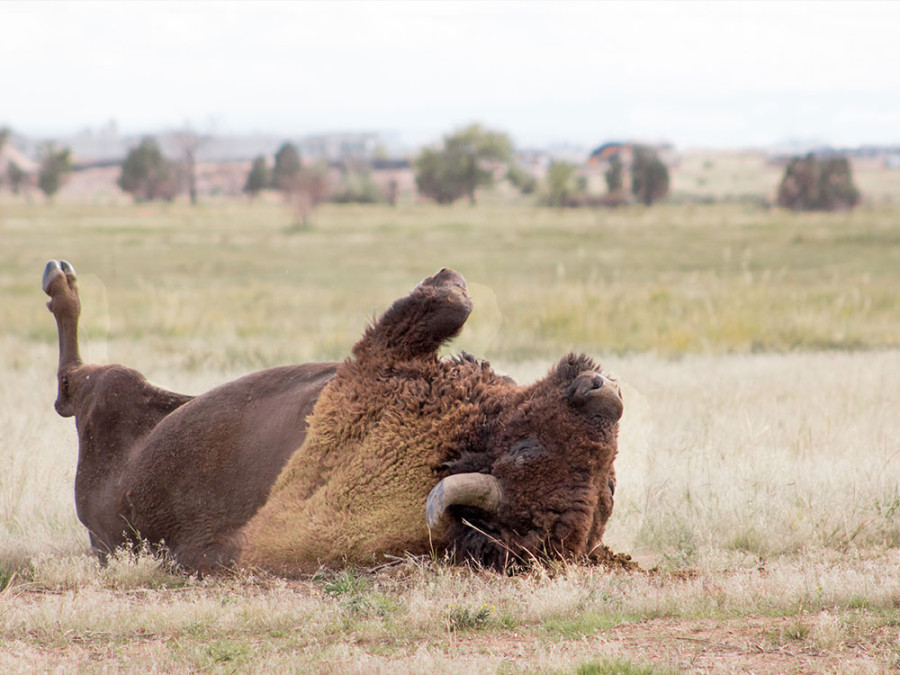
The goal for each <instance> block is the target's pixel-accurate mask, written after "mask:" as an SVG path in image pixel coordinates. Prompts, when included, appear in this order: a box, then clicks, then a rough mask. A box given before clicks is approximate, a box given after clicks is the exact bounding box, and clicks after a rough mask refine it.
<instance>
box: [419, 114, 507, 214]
mask: <svg viewBox="0 0 900 675" xmlns="http://www.w3.org/2000/svg"><path fill="white" fill-rule="evenodd" d="M511 155H512V141H510V139H509V136H507V135H506V134H504V133H501V132H497V131H490V130H488V129H485V128H483V127H482V126H481V125H480V124H472V125H469V126H468V127H465V128H463V129H460V130H459V131H457V132H456V133H454V134H451V135H450V136H445V137H444V146H443V148H442V149H440V150H436V149H429V148H426V149H425V150H423V151H422V152H421V153H420V154H419V157H418V158H417V159H416V162H415V170H416V185H417V186H418V188H419V192H421V193H422V194H423V195H425V196H426V197H429V198H431V199H434V200H435V201H436V202H438V203H439V204H449V203H451V202H453V201H455V200H457V199H459V198H460V197H462V196H468V197H469V203H470V204H474V203H475V191H476V190H477V189H478V188H480V187H490V186H491V185H492V184H493V181H494V171H493V169H494V166H495V165H496V164H503V163H506V162H508V161H509V158H510V156H511Z"/></svg>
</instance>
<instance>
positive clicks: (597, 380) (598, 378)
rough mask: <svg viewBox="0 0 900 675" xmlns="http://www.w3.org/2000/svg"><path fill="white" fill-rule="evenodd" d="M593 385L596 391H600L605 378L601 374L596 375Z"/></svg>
mask: <svg viewBox="0 0 900 675" xmlns="http://www.w3.org/2000/svg"><path fill="white" fill-rule="evenodd" d="M592 384H593V385H594V389H600V388H601V387H602V386H603V376H602V375H600V374H597V375H594V381H593V383H592Z"/></svg>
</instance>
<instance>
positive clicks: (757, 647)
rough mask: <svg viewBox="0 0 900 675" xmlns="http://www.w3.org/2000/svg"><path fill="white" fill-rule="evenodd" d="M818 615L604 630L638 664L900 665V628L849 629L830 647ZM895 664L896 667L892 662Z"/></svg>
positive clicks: (735, 667)
mask: <svg viewBox="0 0 900 675" xmlns="http://www.w3.org/2000/svg"><path fill="white" fill-rule="evenodd" d="M815 625H816V616H810V617H806V619H805V620H803V621H799V620H798V619H797V617H747V618H743V619H728V620H716V619H699V620H690V621H685V620H673V619H655V620H652V621H645V622H642V623H637V624H626V625H622V626H617V627H616V628H614V629H612V630H610V631H608V632H606V633H604V635H603V638H604V641H606V642H607V643H611V644H612V645H616V646H617V647H618V648H619V649H620V650H621V652H622V653H624V654H626V655H627V656H628V658H630V659H631V660H632V661H634V662H635V663H640V664H653V665H660V666H674V667H676V668H679V669H687V670H692V671H697V672H755V673H811V672H883V671H884V670H885V669H886V667H887V668H898V667H900V660H898V651H897V650H898V648H900V629H897V628H893V632H891V629H890V628H888V627H881V628H878V629H876V630H874V631H867V632H853V631H850V632H847V633H846V634H845V635H843V636H839V637H837V638H835V639H834V640H833V641H831V643H830V644H829V645H828V646H827V647H822V646H821V645H820V644H819V642H820V640H817V639H816V635H815V630H814V627H815ZM891 664H892V665H891Z"/></svg>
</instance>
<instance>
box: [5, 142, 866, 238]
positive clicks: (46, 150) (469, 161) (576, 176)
mask: <svg viewBox="0 0 900 675" xmlns="http://www.w3.org/2000/svg"><path fill="white" fill-rule="evenodd" d="M10 137H11V131H10V130H9V129H8V128H0V151H2V150H3V147H4V145H5V144H6V143H7V142H9V138H10ZM177 139H178V142H179V143H180V145H181V148H182V150H183V157H182V160H181V161H172V160H170V159H167V158H166V156H165V155H164V154H163V152H162V150H161V148H160V146H159V144H158V143H157V141H156V140H155V139H154V138H151V137H147V138H144V139H142V140H141V142H140V143H139V144H138V145H137V146H135V147H134V148H132V149H131V150H130V151H129V152H128V154H127V156H126V157H125V159H124V161H123V162H122V165H121V171H120V175H119V178H118V181H117V183H118V185H119V187H120V188H121V189H122V190H123V191H124V192H126V193H128V194H130V195H132V197H133V198H134V200H135V201H137V202H143V201H153V200H165V201H171V200H173V199H174V198H175V197H176V196H177V195H178V194H179V193H184V192H185V191H186V192H187V193H188V195H189V196H190V199H191V201H192V202H196V199H197V183H196V175H195V173H196V151H197V149H198V147H199V146H200V144H201V143H202V142H203V139H201V138H200V137H199V136H197V135H196V134H194V133H192V132H190V131H186V132H183V133H181V134H179V135H177ZM627 149H628V152H627V153H626V154H624V155H623V154H622V153H621V152H613V153H611V154H608V155H607V154H606V153H604V154H605V156H606V157H607V159H604V160H603V161H604V162H606V164H605V165H604V164H602V163H601V167H603V166H605V169H604V171H603V179H604V180H605V183H606V193H605V194H598V193H597V192H595V191H596V186H595V187H594V188H593V190H594V192H592V191H589V190H588V183H587V179H586V177H585V174H584V172H583V170H581V169H580V168H579V167H578V166H576V165H574V164H570V163H566V162H560V161H556V162H552V163H551V164H550V165H549V166H548V167H547V169H546V172H545V174H544V175H543V177H542V179H541V180H539V179H538V178H537V177H536V176H535V175H534V174H532V173H531V172H529V171H528V170H526V169H525V168H523V167H522V166H521V165H519V164H517V163H516V161H515V159H514V157H515V154H514V148H513V144H512V141H511V139H510V137H509V136H508V135H507V134H505V133H502V132H499V131H496V130H491V129H487V128H485V127H483V126H482V125H480V124H471V125H468V126H466V127H463V128H461V129H458V130H456V131H454V132H452V133H449V134H447V135H445V136H444V138H443V140H442V142H441V144H440V145H439V146H437V147H431V148H425V149H423V150H422V151H421V152H420V153H419V154H418V156H417V157H416V158H415V159H414V161H413V163H412V167H413V174H414V179H415V184H416V188H417V190H418V192H419V194H420V195H422V196H423V197H425V198H427V199H430V200H432V201H434V202H436V203H438V204H445V205H446V204H452V203H454V202H456V201H458V200H461V199H465V200H467V201H468V202H469V203H470V204H473V205H474V204H476V203H477V201H478V194H479V192H480V191H481V190H486V189H490V188H491V187H493V186H494V185H495V184H496V183H497V182H504V181H505V183H506V184H508V185H509V186H511V188H512V189H514V190H516V191H517V192H518V193H519V194H521V195H534V194H537V195H538V200H539V202H540V203H542V204H544V205H547V206H550V207H557V208H569V207H592V206H607V207H608V206H619V205H623V204H627V203H630V202H637V203H641V204H644V205H646V206H650V205H652V204H654V203H656V202H658V201H660V200H661V199H664V198H665V197H666V196H667V195H668V194H669V191H670V175H669V168H668V166H666V164H665V162H664V161H663V160H662V158H661V157H660V156H659V154H658V152H657V151H656V150H655V149H654V148H652V147H649V146H642V145H630V146H627ZM623 156H624V157H625V159H624V160H623ZM72 170H73V166H72V157H71V152H70V150H69V149H68V148H62V147H57V146H56V145H55V144H53V143H47V144H45V145H44V146H42V148H41V151H40V163H39V168H38V170H37V173H36V176H34V177H31V176H29V174H28V173H27V172H25V171H24V170H23V169H21V168H20V167H19V166H18V165H17V164H16V163H15V162H13V161H11V160H10V161H8V162H7V164H6V171H5V172H4V173H5V175H2V176H0V182H3V183H6V184H7V185H8V186H9V188H10V189H11V190H12V191H13V192H14V193H18V192H19V190H20V189H21V188H22V187H23V186H24V185H27V184H29V183H30V184H31V185H34V184H36V185H37V187H38V188H39V189H40V190H41V191H42V192H43V193H44V194H45V195H46V197H47V199H48V200H49V199H52V198H53V197H54V196H55V195H56V194H57V193H58V192H59V190H60V189H61V187H62V185H63V184H64V182H65V180H66V177H67V176H68V175H69V174H70V173H71V172H72ZM329 172H330V173H331V174H332V180H331V183H333V184H331V183H330V182H329ZM595 175H596V174H595ZM335 176H337V177H336V178H335ZM264 190H273V191H278V192H280V193H282V194H283V195H284V198H285V200H286V201H288V202H289V203H290V204H292V205H293V207H294V208H295V209H296V213H297V220H298V222H299V223H301V224H302V223H305V222H306V221H307V219H308V217H309V214H310V212H311V211H312V210H313V209H315V208H316V206H317V205H318V204H320V203H321V202H322V201H326V200H330V201H332V202H335V203H362V204H371V203H378V202H387V203H390V204H395V203H396V200H397V191H398V186H397V183H396V181H392V182H391V183H390V184H389V185H387V186H385V185H384V180H382V182H381V184H379V183H378V182H376V181H375V179H374V178H373V176H372V171H371V165H370V164H368V163H366V162H364V161H348V162H343V163H341V164H340V165H332V167H331V168H330V170H329V167H328V165H326V164H325V163H324V162H315V163H304V162H303V160H302V158H301V156H300V152H299V150H298V149H297V147H296V146H295V145H294V144H292V143H290V142H284V143H283V144H282V145H281V146H280V147H279V148H278V150H277V152H276V153H275V155H274V162H273V165H272V166H271V168H270V167H269V163H268V160H267V158H266V157H265V156H263V155H260V156H258V157H256V158H255V159H254V160H253V162H252V165H251V167H250V170H249V172H248V173H247V176H246V180H245V182H244V185H243V191H244V193H245V194H247V195H248V196H249V197H250V198H251V199H253V198H255V197H256V196H258V195H259V194H260V193H261V192H263V191H264ZM860 199H861V195H860V192H859V189H858V188H857V187H856V185H855V183H854V180H853V175H852V168H851V166H850V163H849V161H848V160H847V158H846V157H842V156H830V155H829V156H819V155H814V154H808V155H806V156H802V157H794V158H792V159H791V160H790V161H789V162H788V163H787V165H786V167H785V172H784V175H783V177H782V180H781V182H780V184H779V186H778V191H777V198H776V202H777V204H778V205H779V206H782V207H785V208H789V209H793V210H798V211H814V210H824V211H833V210H840V209H850V208H853V207H854V206H855V205H857V204H858V203H859V201H860Z"/></svg>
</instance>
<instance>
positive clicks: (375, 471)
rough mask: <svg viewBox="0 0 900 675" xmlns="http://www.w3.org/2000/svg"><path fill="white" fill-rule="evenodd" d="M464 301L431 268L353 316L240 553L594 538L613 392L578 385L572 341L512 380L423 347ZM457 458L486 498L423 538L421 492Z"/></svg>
mask: <svg viewBox="0 0 900 675" xmlns="http://www.w3.org/2000/svg"><path fill="white" fill-rule="evenodd" d="M470 308H471V304H470V302H469V299H468V295H467V294H466V292H465V281H464V280H463V279H462V277H461V276H459V275H458V274H456V273H455V272H452V271H451V270H444V271H442V272H441V273H439V274H438V275H436V276H435V277H432V278H430V279H428V280H426V281H425V282H423V283H422V284H420V285H419V286H418V287H417V288H416V289H415V290H414V291H413V292H412V293H411V294H410V295H409V296H407V297H406V298H403V299H401V300H398V301H397V302H396V303H394V305H393V306H392V307H391V308H390V309H389V310H388V311H387V312H386V313H385V315H384V316H383V317H382V318H381V319H380V320H379V321H378V322H377V323H376V324H374V325H373V326H372V327H370V328H369V329H368V330H367V331H366V333H365V335H364V336H363V338H362V340H361V341H360V342H359V343H357V345H356V346H355V347H354V349H353V358H351V359H349V360H347V361H345V362H344V363H342V364H341V365H340V366H339V368H338V371H337V375H336V376H335V378H334V379H333V380H332V381H331V382H330V383H329V384H328V386H326V387H325V389H324V390H323V392H322V394H321V395H320V397H319V401H318V403H317V404H316V407H315V410H314V412H313V415H312V417H311V420H310V433H309V435H308V437H307V440H306V443H305V444H304V446H303V447H302V448H301V449H300V450H299V451H298V452H297V453H296V454H295V455H294V456H293V457H291V459H290V460H289V462H288V464H287V466H286V467H285V469H284V471H283V472H282V474H281V476H280V477H279V479H278V481H277V483H276V485H275V486H274V487H273V489H272V493H271V495H270V497H269V499H268V501H267V502H266V505H265V506H264V507H263V508H262V509H261V510H260V511H259V512H258V513H257V514H256V516H254V518H253V519H252V520H251V521H250V523H249V524H248V525H247V527H246V528H245V530H244V533H243V536H244V545H243V549H242V551H243V552H242V554H241V556H240V562H241V564H246V565H254V566H260V567H264V568H266V569H269V570H271V571H274V572H278V573H281V574H295V573H298V572H311V571H314V570H315V569H316V568H317V567H318V566H319V565H321V564H324V565H341V564H345V563H353V564H369V563H372V562H374V561H376V560H377V559H379V558H380V557H382V556H384V555H386V554H394V555H400V554H402V553H403V552H404V551H410V552H413V553H421V552H426V551H428V550H429V549H431V548H433V549H435V550H437V551H441V550H446V551H449V552H451V553H453V554H455V555H457V557H459V558H470V559H474V560H476V561H478V562H480V563H482V564H485V565H490V566H495V567H505V566H506V565H508V564H510V563H514V562H522V561H530V560H531V559H533V558H544V557H555V556H561V557H568V558H577V557H581V556H585V555H588V554H590V553H591V552H592V551H594V550H595V549H598V547H600V545H601V540H602V536H603V531H604V528H605V525H606V521H607V520H608V518H609V515H610V513H611V511H612V487H613V486H614V480H615V479H614V474H613V469H612V464H613V459H614V457H615V454H616V435H617V420H618V418H619V416H620V414H621V401H620V399H618V398H616V400H618V407H616V405H615V401H613V404H612V408H609V407H608V405H607V404H608V400H607V399H604V401H605V402H604V403H603V404H597V403H595V402H593V401H589V399H587V398H585V393H586V391H588V390H590V388H591V386H592V385H591V384H590V383H591V378H592V377H593V376H594V375H595V374H596V373H597V372H599V366H598V365H597V364H595V363H594V362H593V361H592V360H591V359H589V358H588V357H586V356H575V355H569V356H567V357H566V358H564V359H563V360H562V361H560V363H559V364H558V366H557V367H556V368H554V369H553V370H551V372H550V373H549V374H548V375H547V376H546V377H545V378H544V379H542V380H540V381H539V382H537V383H535V384H533V385H531V386H526V387H523V386H519V385H516V384H515V383H514V382H512V381H510V380H509V379H508V378H505V377H501V376H499V375H497V374H496V373H494V371H493V370H492V369H491V368H490V365H489V364H487V363H485V362H479V361H476V360H475V359H473V358H471V357H467V356H464V357H463V358H460V359H455V360H449V361H446V360H445V361H442V360H439V359H438V358H437V354H436V351H437V349H438V347H439V346H440V344H441V343H442V342H444V341H446V340H447V339H448V338H450V337H452V336H453V335H455V334H456V333H458V332H459V330H460V329H461V327H462V325H463V322H464V321H465V319H466V318H467V316H468V313H469V310H470ZM579 388H581V389H579ZM582 389H583V390H584V391H582ZM579 397H580V398H579ZM573 400H575V401H576V403H573V402H572V401H573ZM584 401H589V402H588V403H584ZM469 472H480V473H490V474H492V475H494V476H495V477H496V478H497V479H498V480H499V481H500V483H501V486H502V488H503V493H504V496H505V498H504V501H503V505H502V507H501V509H500V511H499V512H498V513H497V514H487V513H485V512H481V511H479V510H478V509H474V508H471V507H468V508H461V507H459V508H457V513H456V514H455V515H456V516H457V517H456V519H455V522H454V524H453V525H451V526H450V528H449V529H448V530H447V531H446V532H443V533H436V536H437V539H436V540H433V541H432V540H430V538H429V532H428V530H427V528H426V525H425V520H424V517H423V516H424V505H425V500H426V497H427V496H428V493H429V491H430V490H431V488H433V487H434V486H435V484H436V483H437V482H438V481H439V480H440V479H441V478H442V477H444V476H446V475H448V474H453V473H469ZM464 521H466V522H464ZM467 523H468V524H467Z"/></svg>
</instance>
